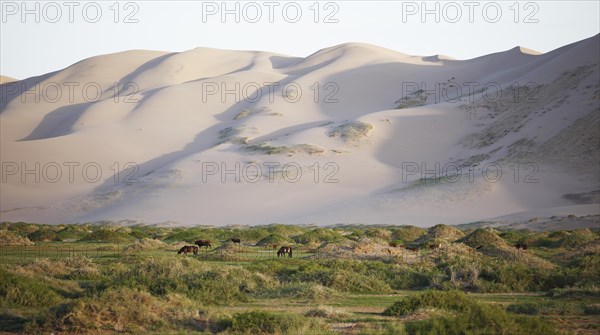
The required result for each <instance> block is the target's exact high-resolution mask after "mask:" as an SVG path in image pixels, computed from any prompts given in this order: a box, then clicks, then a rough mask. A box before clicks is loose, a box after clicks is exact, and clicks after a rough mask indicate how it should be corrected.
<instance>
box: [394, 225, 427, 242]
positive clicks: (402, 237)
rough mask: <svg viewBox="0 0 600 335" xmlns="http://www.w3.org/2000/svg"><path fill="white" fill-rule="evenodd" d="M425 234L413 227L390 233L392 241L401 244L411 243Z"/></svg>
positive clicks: (423, 230)
mask: <svg viewBox="0 0 600 335" xmlns="http://www.w3.org/2000/svg"><path fill="white" fill-rule="evenodd" d="M426 234H427V230H425V229H423V228H418V227H415V226H406V227H400V228H398V229H396V230H394V232H393V233H392V239H393V240H399V241H401V242H402V243H407V244H408V243H411V242H413V241H415V240H416V239H418V238H419V237H422V236H423V235H426Z"/></svg>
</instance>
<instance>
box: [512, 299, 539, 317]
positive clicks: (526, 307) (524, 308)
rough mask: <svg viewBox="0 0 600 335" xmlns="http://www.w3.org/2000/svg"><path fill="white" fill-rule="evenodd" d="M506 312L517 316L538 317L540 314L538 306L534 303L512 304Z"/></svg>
mask: <svg viewBox="0 0 600 335" xmlns="http://www.w3.org/2000/svg"><path fill="white" fill-rule="evenodd" d="M506 311H508V312H511V313H515V314H527V315H537V314H538V313H539V309H538V306H537V305H536V304H534V303H530V302H524V303H517V304H510V305H508V307H506Z"/></svg>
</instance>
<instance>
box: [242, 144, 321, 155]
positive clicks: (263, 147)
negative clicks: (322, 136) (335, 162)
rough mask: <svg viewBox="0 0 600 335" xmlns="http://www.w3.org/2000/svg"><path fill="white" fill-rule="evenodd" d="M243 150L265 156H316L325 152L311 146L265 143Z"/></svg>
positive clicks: (248, 146) (249, 146) (246, 147)
mask: <svg viewBox="0 0 600 335" xmlns="http://www.w3.org/2000/svg"><path fill="white" fill-rule="evenodd" d="M243 150H245V151H248V152H254V153H263V154H267V155H294V154H306V155H318V154H322V153H324V152H325V149H323V148H319V147H317V146H314V145H311V144H294V145H290V146H287V145H281V146H273V145H270V144H268V143H266V142H260V143H258V144H251V145H247V146H244V147H243Z"/></svg>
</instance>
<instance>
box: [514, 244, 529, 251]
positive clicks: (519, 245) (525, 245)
mask: <svg viewBox="0 0 600 335" xmlns="http://www.w3.org/2000/svg"><path fill="white" fill-rule="evenodd" d="M515 248H517V249H523V250H527V248H528V246H527V244H525V243H517V244H515Z"/></svg>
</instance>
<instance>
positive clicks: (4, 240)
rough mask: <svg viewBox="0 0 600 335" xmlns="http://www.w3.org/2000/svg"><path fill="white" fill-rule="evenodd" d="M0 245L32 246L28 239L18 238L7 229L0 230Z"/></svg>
mask: <svg viewBox="0 0 600 335" xmlns="http://www.w3.org/2000/svg"><path fill="white" fill-rule="evenodd" d="M0 244H3V245H34V244H35V243H33V242H32V241H31V240H30V239H29V238H27V237H23V236H19V235H18V234H16V233H15V232H13V231H10V230H8V229H0Z"/></svg>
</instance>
